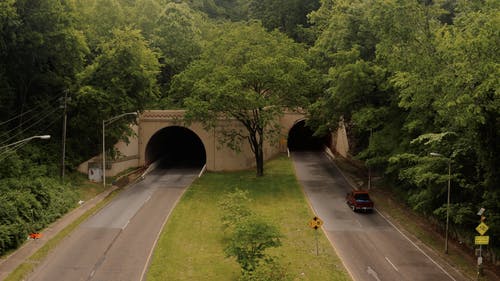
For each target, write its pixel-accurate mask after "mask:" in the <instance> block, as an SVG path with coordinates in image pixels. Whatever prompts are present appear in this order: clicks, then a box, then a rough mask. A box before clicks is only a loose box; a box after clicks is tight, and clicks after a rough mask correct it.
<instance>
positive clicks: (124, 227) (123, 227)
mask: <svg viewBox="0 0 500 281" xmlns="http://www.w3.org/2000/svg"><path fill="white" fill-rule="evenodd" d="M129 223H130V220H128V221H127V223H126V224H125V225H124V226H123V227H122V230H124V229H125V228H126V227H127V225H128V224H129Z"/></svg>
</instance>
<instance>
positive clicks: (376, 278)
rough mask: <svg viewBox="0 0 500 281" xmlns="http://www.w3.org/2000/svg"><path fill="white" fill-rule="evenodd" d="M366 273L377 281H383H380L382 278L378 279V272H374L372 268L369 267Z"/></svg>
mask: <svg viewBox="0 0 500 281" xmlns="http://www.w3.org/2000/svg"><path fill="white" fill-rule="evenodd" d="M366 272H367V273H368V274H369V275H371V276H373V278H375V280H377V281H381V280H380V278H378V274H377V272H375V270H373V269H372V268H371V267H369V266H368V268H367V269H366Z"/></svg>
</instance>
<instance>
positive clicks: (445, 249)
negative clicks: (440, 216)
mask: <svg viewBox="0 0 500 281" xmlns="http://www.w3.org/2000/svg"><path fill="white" fill-rule="evenodd" d="M429 154H430V155H431V156H435V157H443V158H445V159H446V160H448V197H447V201H446V233H445V241H444V252H445V254H448V226H449V222H450V186H451V158H449V157H446V156H444V155H442V154H439V153H436V152H431V153H429Z"/></svg>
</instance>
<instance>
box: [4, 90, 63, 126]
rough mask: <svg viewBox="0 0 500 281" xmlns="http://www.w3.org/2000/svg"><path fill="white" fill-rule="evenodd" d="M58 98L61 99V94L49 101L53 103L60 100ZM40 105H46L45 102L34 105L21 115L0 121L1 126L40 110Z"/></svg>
mask: <svg viewBox="0 0 500 281" xmlns="http://www.w3.org/2000/svg"><path fill="white" fill-rule="evenodd" d="M58 99H60V97H59V96H56V97H54V98H53V99H51V100H49V101H48V103H53V102H55V101H56V100H58ZM40 107H44V105H43V104H38V105H36V106H34V107H32V108H31V109H30V110H28V111H25V112H23V113H21V114H19V115H17V116H15V117H12V118H10V119H9V120H6V121H3V122H0V126H2V125H4V124H7V123H9V122H10V121H14V120H16V119H19V118H21V117H23V116H24V115H26V114H28V113H30V112H32V111H35V110H38V108H40ZM30 119H31V118H30Z"/></svg>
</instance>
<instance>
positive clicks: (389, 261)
mask: <svg viewBox="0 0 500 281" xmlns="http://www.w3.org/2000/svg"><path fill="white" fill-rule="evenodd" d="M385 259H386V260H387V262H388V263H389V264H390V265H392V267H394V270H396V271H397V272H399V270H398V268H397V267H396V266H395V265H394V264H393V263H392V262H391V260H390V259H389V258H388V257H385Z"/></svg>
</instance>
